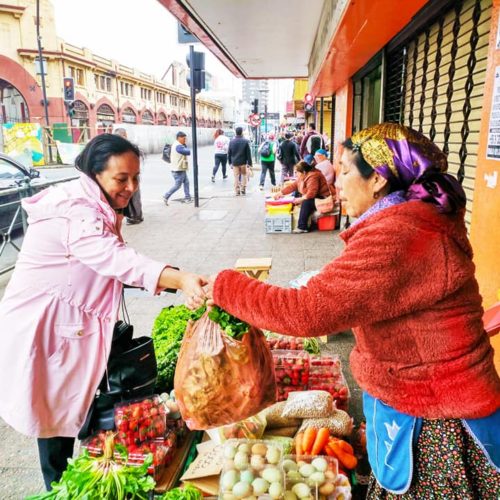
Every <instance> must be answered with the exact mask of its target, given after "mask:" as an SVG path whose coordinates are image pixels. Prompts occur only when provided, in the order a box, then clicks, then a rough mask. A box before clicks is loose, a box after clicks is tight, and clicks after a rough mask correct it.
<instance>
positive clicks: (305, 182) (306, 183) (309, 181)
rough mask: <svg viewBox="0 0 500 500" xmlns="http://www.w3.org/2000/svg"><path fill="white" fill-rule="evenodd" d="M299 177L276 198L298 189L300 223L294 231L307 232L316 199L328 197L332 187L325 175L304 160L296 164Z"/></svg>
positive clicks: (296, 201)
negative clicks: (329, 185)
mask: <svg viewBox="0 0 500 500" xmlns="http://www.w3.org/2000/svg"><path fill="white" fill-rule="evenodd" d="M295 172H296V177H297V179H296V180H295V182H293V183H292V184H290V185H288V186H286V187H284V188H282V189H281V191H279V192H278V193H276V194H275V196H274V197H275V198H276V199H277V198H281V197H282V196H284V195H286V194H290V193H294V192H296V191H298V192H299V193H300V196H299V197H297V198H295V200H294V202H293V203H294V204H295V205H300V214H299V223H298V227H297V229H294V230H293V232H294V233H307V232H308V230H309V229H308V226H307V223H308V221H309V216H310V215H311V214H312V213H313V212H314V210H315V206H314V199H315V198H326V197H327V196H328V195H329V194H330V188H329V187H328V183H327V182H326V179H325V176H324V175H323V174H322V173H321V172H320V171H319V170H318V169H317V168H315V167H314V166H313V165H310V164H309V163H307V162H306V161H304V160H302V161H299V163H297V165H295Z"/></svg>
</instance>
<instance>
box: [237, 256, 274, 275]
mask: <svg viewBox="0 0 500 500" xmlns="http://www.w3.org/2000/svg"><path fill="white" fill-rule="evenodd" d="M272 261H273V259H272V258H271V257H264V258H259V259H238V260H237V261H236V264H235V265H234V267H235V269H236V270H237V271H239V272H240V273H244V274H246V275H247V276H250V278H255V279H258V280H260V281H266V279H267V278H268V276H269V271H270V270H271V264H272Z"/></svg>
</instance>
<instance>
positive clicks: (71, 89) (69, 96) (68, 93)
mask: <svg viewBox="0 0 500 500" xmlns="http://www.w3.org/2000/svg"><path fill="white" fill-rule="evenodd" d="M63 87H64V91H63V92H64V100H65V102H70V101H74V100H75V82H74V80H73V78H71V77H70V76H68V77H66V78H64V85H63Z"/></svg>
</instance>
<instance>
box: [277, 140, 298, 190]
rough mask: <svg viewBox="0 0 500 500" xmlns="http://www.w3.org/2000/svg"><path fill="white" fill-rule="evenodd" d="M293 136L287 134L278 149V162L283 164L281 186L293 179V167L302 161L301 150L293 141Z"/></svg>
mask: <svg viewBox="0 0 500 500" xmlns="http://www.w3.org/2000/svg"><path fill="white" fill-rule="evenodd" d="M292 137H293V134H292V133H291V132H287V133H286V134H285V139H284V140H283V141H282V142H281V144H280V146H279V149H278V160H279V161H280V163H281V184H283V183H284V182H285V179H286V178H287V177H293V173H294V172H293V167H294V166H295V165H296V164H297V163H298V162H299V161H300V155H299V149H298V147H297V144H296V143H295V142H294V141H293V140H292Z"/></svg>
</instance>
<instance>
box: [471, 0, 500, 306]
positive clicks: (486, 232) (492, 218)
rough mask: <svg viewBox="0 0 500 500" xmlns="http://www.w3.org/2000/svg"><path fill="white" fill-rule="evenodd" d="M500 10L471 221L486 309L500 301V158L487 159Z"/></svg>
mask: <svg viewBox="0 0 500 500" xmlns="http://www.w3.org/2000/svg"><path fill="white" fill-rule="evenodd" d="M499 11H500V0H494V2H493V10H492V19H491V32H490V46H489V53H488V68H487V72H486V83H485V89H484V105H483V111H482V116H481V123H482V124H481V133H480V140H479V150H478V160H477V167H476V182H475V186H474V200H473V205H472V220H471V241H472V246H473V248H474V255H475V258H474V260H475V263H476V267H477V274H476V275H477V278H478V280H479V285H480V288H481V294H482V295H483V301H484V306H485V307H489V306H490V305H491V304H493V303H494V302H496V301H498V300H500V297H498V295H497V294H498V293H499V291H500V159H499V160H491V159H487V158H486V146H487V142H488V130H489V127H490V113H491V101H492V96H493V85H494V81H495V70H496V68H497V67H500V49H498V50H497V49H496V38H497V29H498V17H499ZM495 175H496V176H497V181H496V184H495V183H494V182H493V184H494V187H488V186H487V180H486V176H491V177H492V178H494V176H495ZM493 184H492V185H493Z"/></svg>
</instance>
